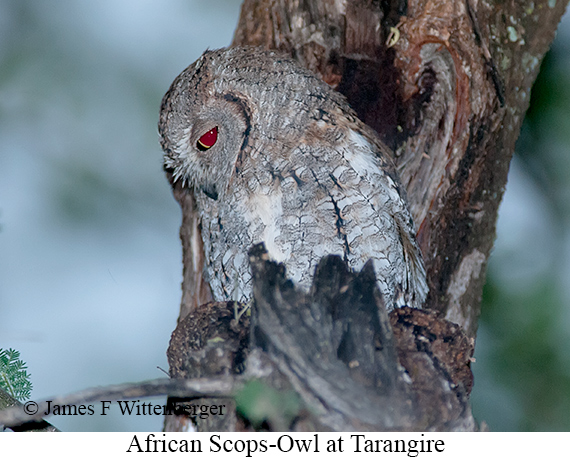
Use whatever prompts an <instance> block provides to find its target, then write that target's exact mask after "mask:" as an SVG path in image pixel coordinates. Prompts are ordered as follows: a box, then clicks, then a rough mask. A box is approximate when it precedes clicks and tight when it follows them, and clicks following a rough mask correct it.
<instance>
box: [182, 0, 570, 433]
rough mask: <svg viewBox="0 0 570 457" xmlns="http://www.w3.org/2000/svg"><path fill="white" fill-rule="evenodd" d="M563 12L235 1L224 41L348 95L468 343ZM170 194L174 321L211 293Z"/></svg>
mask: <svg viewBox="0 0 570 457" xmlns="http://www.w3.org/2000/svg"><path fill="white" fill-rule="evenodd" d="M566 4H567V1H562V0H534V1H530V0H520V1H519V0H517V1H515V0H507V1H503V0H501V1H499V0H487V1H483V0H458V1H441V0H409V1H405V0H392V1H373V0H352V1H346V0H321V1H311V0H306V1H299V0H296V1H295V0H291V1H286V0H245V2H244V4H243V6H242V11H241V16H240V20H239V24H238V27H237V30H236V32H235V37H234V41H233V43H232V44H233V45H254V46H262V47H265V48H271V49H278V50H280V51H281V52H283V53H285V54H289V55H291V56H293V57H294V58H296V59H297V60H299V61H300V62H301V63H302V64H303V65H305V66H307V67H308V68H310V69H312V70H313V71H315V72H316V73H317V74H318V75H320V76H321V77H322V79H323V80H325V81H326V82H327V83H329V84H330V85H331V86H333V87H334V88H336V89H337V90H339V91H340V92H342V93H343V94H345V95H346V96H347V98H348V100H349V102H350V104H351V105H352V107H353V108H354V109H355V110H356V111H357V113H358V114H359V117H360V118H361V119H362V120H364V121H365V122H366V123H368V124H369V125H371V126H372V127H373V128H375V129H376V131H377V132H378V133H379V134H380V136H381V137H382V138H383V139H384V141H385V142H386V143H387V144H388V145H390V146H391V147H392V148H393V150H394V151H395V152H394V160H395V162H396V164H397V166H398V170H399V173H400V177H401V179H402V182H403V183H404V185H405V186H406V188H407V191H408V198H409V201H410V205H411V209H412V213H413V217H414V220H415V223H416V227H417V229H418V240H419V243H420V246H421V249H422V252H423V255H424V259H425V262H426V267H427V271H428V281H429V286H430V293H429V296H428V301H427V306H426V307H427V308H428V309H430V310H433V311H434V312H435V313H436V315H438V316H439V318H441V319H443V318H444V319H447V320H449V321H451V322H454V323H456V324H458V325H459V327H460V328H462V329H463V331H464V332H465V334H466V335H467V336H468V337H471V338H474V337H475V334H476V330H477V320H478V316H479V312H480V299H481V293H482V287H483V283H484V280H485V266H486V262H487V258H488V256H489V253H490V250H491V247H492V244H493V239H494V235H495V223H496V219H497V210H498V207H499V203H500V201H501V198H502V195H503V191H504V188H505V184H506V181H507V172H508V168H509V162H510V159H511V157H512V154H513V151H514V146H515V142H516V139H517V137H518V134H519V130H520V127H521V124H522V121H523V117H524V113H525V111H526V109H527V108H528V103H529V99H530V89H531V86H532V83H533V82H534V80H535V78H536V76H537V74H538V71H539V68H540V62H541V60H542V58H543V56H544V54H545V53H546V51H547V50H548V47H549V46H550V43H551V42H552V40H553V38H554V34H555V31H556V27H557V24H558V22H559V20H560V18H561V16H562V14H563V13H564V10H565V8H566ZM174 195H175V197H176V199H177V200H178V201H179V203H180V204H181V207H182V212H183V223H182V227H181V239H182V243H183V261H184V280H183V286H182V290H183V297H182V305H181V313H180V321H182V320H183V319H184V317H186V316H187V315H188V314H189V313H194V312H195V311H196V309H197V307H198V305H201V304H203V303H206V302H207V301H209V300H211V295H210V292H209V288H208V286H207V284H204V283H201V282H198V280H197V278H198V277H201V276H200V275H198V272H200V271H201V269H202V266H203V265H202V264H201V261H200V259H198V258H197V257H196V256H194V255H193V252H196V249H200V247H201V246H200V244H201V241H200V239H199V236H197V234H198V232H197V231H198V225H197V221H196V218H195V214H194V213H195V205H194V202H193V201H192V197H191V196H190V194H188V193H187V192H185V191H184V189H181V188H180V187H179V186H177V185H175V187H174ZM392 319H393V323H395V322H396V321H398V319H396V320H394V318H392ZM171 349H172V347H171ZM399 349H401V348H399ZM399 355H400V358H401V357H402V353H401V352H399ZM178 374H180V373H178ZM289 381H290V379H289ZM450 429H451V428H450Z"/></svg>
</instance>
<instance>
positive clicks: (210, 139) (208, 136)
mask: <svg viewBox="0 0 570 457" xmlns="http://www.w3.org/2000/svg"><path fill="white" fill-rule="evenodd" d="M216 141H218V127H214V128H213V129H212V130H208V131H207V132H206V133H204V135H202V136H201V137H200V138H198V141H197V142H196V147H197V148H198V149H199V150H200V151H206V150H208V149H210V148H211V147H212V146H214V145H215V144H216Z"/></svg>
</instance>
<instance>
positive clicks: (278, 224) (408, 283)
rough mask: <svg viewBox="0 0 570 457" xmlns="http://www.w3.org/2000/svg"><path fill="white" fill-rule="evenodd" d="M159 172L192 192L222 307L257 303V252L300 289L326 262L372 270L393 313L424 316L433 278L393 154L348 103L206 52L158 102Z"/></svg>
mask: <svg viewBox="0 0 570 457" xmlns="http://www.w3.org/2000/svg"><path fill="white" fill-rule="evenodd" d="M159 132H160V136H161V146H162V148H163V150H164V168H165V169H166V170H167V171H169V172H171V173H172V175H173V179H174V180H181V181H182V184H183V185H184V186H187V187H188V188H189V189H190V191H191V192H193V194H194V197H195V200H196V205H197V209H198V215H199V226H200V230H201V236H202V241H203V247H204V253H203V255H204V258H205V264H204V272H203V274H204V278H205V279H206V281H207V282H208V283H209V285H210V287H211V290H212V296H213V298H214V299H215V300H216V301H227V300H236V301H241V302H248V301H249V300H250V299H251V297H252V278H251V273H250V269H249V263H248V255H247V253H248V250H249V248H250V247H251V246H252V245H253V244H255V243H259V242H263V243H265V247H266V249H267V251H268V253H269V255H270V257H272V258H273V259H274V260H276V261H278V262H282V263H283V264H284V265H285V266H286V268H287V274H288V276H289V278H291V279H292V280H293V281H294V282H295V283H296V284H297V285H298V286H300V287H301V288H302V289H305V290H306V289H308V288H309V286H310V283H311V279H312V275H313V273H314V269H315V267H316V265H317V263H318V261H319V260H320V259H321V257H323V256H325V255H327V254H337V255H339V256H341V257H342V258H343V259H344V261H345V262H346V263H347V264H348V265H349V266H350V267H351V268H353V269H360V268H361V267H362V266H363V265H364V264H365V263H366V262H367V261H368V260H369V259H373V262H374V268H375V272H376V275H377V280H378V286H379V288H380V290H381V292H382V294H383V296H384V301H385V303H386V306H387V308H389V309H390V308H393V307H401V306H404V305H407V306H414V307H421V305H422V303H423V302H424V300H425V297H426V294H427V285H426V274H425V268H424V265H423V260H422V256H421V252H420V250H419V248H418V245H417V242H416V238H415V230H414V224H413V221H412V218H411V216H410V212H409V209H408V205H407V200H406V195H405V192H404V189H403V188H402V186H401V185H400V182H399V179H398V177H397V175H396V173H395V171H394V167H393V164H392V162H391V154H390V151H389V150H388V149H387V147H386V146H385V145H384V144H383V143H382V142H381V140H380V139H379V138H378V136H377V135H376V133H375V132H374V131H373V130H372V129H371V128H370V127H368V126H367V125H366V124H364V123H363V122H362V121H360V120H359V119H358V117H357V116H356V114H355V112H354V111H353V110H352V109H351V108H350V106H349V105H348V102H347V101H346V99H345V98H344V97H343V96H342V95H341V94H340V93H338V92H336V91H335V90H333V89H332V88H331V87H330V86H328V85H327V84H326V83H324V82H323V81H322V80H320V79H319V78H318V77H317V76H316V75H314V74H313V73H311V72H310V71H309V70H307V69H305V68H303V67H301V66H300V65H299V64H298V63H296V62H295V61H293V60H291V59H288V58H286V57H284V56H281V55H279V54H277V53H274V52H271V51H266V50H262V49H258V48H238V47H236V48H228V49H220V50H214V51H206V52H205V53H204V54H203V55H202V56H201V57H200V58H199V59H198V60H197V61H196V62H195V63H193V64H192V65H190V66H189V67H188V68H186V70H184V71H183V72H182V73H181V74H180V75H179V76H178V77H177V78H176V79H175V80H174V82H173V83H172V85H171V87H170V89H169V90H168V92H167V93H166V95H165V96H164V98H163V100H162V106H161V113H160V121H159Z"/></svg>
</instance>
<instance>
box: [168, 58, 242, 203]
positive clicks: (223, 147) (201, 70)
mask: <svg viewBox="0 0 570 457" xmlns="http://www.w3.org/2000/svg"><path fill="white" fill-rule="evenodd" d="M217 52H218V51H212V52H206V53H205V54H204V55H202V57H200V59H198V60H197V61H196V62H194V63H193V64H192V65H190V66H189V67H188V68H186V70H184V71H183V72H182V73H181V74H180V75H179V76H178V77H177V78H176V79H175V80H174V82H173V83H172V85H171V86H170V89H169V90H168V92H167V93H166V95H165V96H164V98H163V100H162V106H161V112H160V121H159V133H160V136H161V146H162V148H163V150H164V168H165V170H167V171H170V172H171V173H172V174H173V178H174V180H175V181H177V180H182V182H183V184H184V185H188V186H190V187H193V188H194V189H196V190H201V191H203V192H204V193H205V194H206V195H207V196H209V197H210V198H212V199H214V200H216V199H218V195H219V194H220V193H223V192H224V191H225V188H226V185H227V183H228V181H229V178H230V176H231V174H232V168H233V166H234V164H235V163H236V160H237V158H238V155H239V153H240V151H242V150H244V148H245V147H246V145H247V138H248V131H249V129H250V128H251V113H250V112H249V107H248V104H247V102H246V101H245V100H244V99H243V97H241V96H240V95H239V94H235V93H232V92H231V91H220V90H219V89H218V88H217V87H216V86H217V85H218V84H217V81H216V79H217V78H218V77H219V76H218V75H217V72H216V64H217V62H216V60H217V59H216V57H218V56H216V55H215V54H216V53H217Z"/></svg>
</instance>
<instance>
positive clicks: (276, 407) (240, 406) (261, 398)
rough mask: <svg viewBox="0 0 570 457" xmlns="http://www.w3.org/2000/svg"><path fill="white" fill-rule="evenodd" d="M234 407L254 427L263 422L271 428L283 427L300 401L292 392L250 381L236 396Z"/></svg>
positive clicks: (297, 410) (296, 410)
mask: <svg viewBox="0 0 570 457" xmlns="http://www.w3.org/2000/svg"><path fill="white" fill-rule="evenodd" d="M236 407H237V410H238V412H239V413H240V414H241V415H242V416H243V417H244V418H245V419H247V420H248V421H249V422H251V424H252V425H253V426H254V427H259V426H262V425H263V423H264V422H265V423H268V424H271V425H272V428H276V429H284V428H287V426H288V425H289V423H290V421H291V420H293V418H294V417H295V416H296V415H297V414H298V412H299V409H300V407H301V402H300V399H299V397H298V396H297V394H296V393H294V392H291V391H288V392H282V391H279V390H276V389H274V388H272V387H269V386H267V385H265V384H263V383H261V382H259V381H251V382H248V383H247V384H246V385H245V387H244V388H243V390H242V391H241V392H240V393H238V395H237V396H236Z"/></svg>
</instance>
